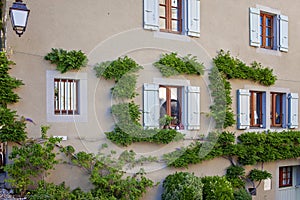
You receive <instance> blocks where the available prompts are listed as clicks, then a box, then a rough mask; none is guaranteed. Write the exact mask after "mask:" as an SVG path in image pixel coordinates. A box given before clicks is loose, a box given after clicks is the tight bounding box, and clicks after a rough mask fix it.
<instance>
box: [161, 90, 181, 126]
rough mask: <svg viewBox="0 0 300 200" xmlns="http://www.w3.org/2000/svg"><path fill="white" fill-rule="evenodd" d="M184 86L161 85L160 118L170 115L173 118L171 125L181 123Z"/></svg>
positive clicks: (179, 124)
mask: <svg viewBox="0 0 300 200" xmlns="http://www.w3.org/2000/svg"><path fill="white" fill-rule="evenodd" d="M181 91H182V87H174V86H173V87H172V86H160V87H159V101H160V118H162V117H164V116H165V115H169V116H171V117H172V118H173V120H172V122H171V126H182V125H181V105H182V95H181Z"/></svg>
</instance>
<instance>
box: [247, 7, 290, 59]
mask: <svg viewBox="0 0 300 200" xmlns="http://www.w3.org/2000/svg"><path fill="white" fill-rule="evenodd" d="M260 13H268V14H270V15H273V16H274V17H273V36H274V41H273V49H266V48H261V47H260V45H261V44H260ZM249 18H250V24H249V25H250V26H249V31H250V33H249V37H250V46H254V47H257V51H258V52H271V53H270V54H274V53H272V51H281V52H288V17H287V16H285V15H282V14H281V12H280V10H277V9H272V8H269V7H266V6H261V5H256V7H252V8H250V9H249Z"/></svg>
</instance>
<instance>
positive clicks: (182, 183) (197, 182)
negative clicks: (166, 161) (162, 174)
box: [162, 172, 203, 200]
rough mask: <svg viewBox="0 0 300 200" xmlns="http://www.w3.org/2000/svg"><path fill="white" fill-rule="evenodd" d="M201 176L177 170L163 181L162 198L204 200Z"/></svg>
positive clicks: (169, 199) (164, 199) (163, 199)
mask: <svg viewBox="0 0 300 200" xmlns="http://www.w3.org/2000/svg"><path fill="white" fill-rule="evenodd" d="M202 187H203V184H202V182H201V178H199V177H197V176H195V175H194V174H191V173H189V172H176V173H175V174H171V175H169V176H167V177H166V179H165V180H164V182H163V188H164V191H163V194H162V200H177V199H180V200H202V199H203V198H202Z"/></svg>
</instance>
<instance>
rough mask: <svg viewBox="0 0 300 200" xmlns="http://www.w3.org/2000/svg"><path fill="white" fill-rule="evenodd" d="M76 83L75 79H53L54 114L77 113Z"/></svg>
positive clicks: (77, 81)
mask: <svg viewBox="0 0 300 200" xmlns="http://www.w3.org/2000/svg"><path fill="white" fill-rule="evenodd" d="M78 85H79V80H75V79H54V113H55V114H56V115H74V114H79V109H78Z"/></svg>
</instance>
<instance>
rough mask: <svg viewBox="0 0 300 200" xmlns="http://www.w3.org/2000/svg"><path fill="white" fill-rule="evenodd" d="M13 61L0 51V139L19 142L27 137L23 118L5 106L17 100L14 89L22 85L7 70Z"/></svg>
mask: <svg viewBox="0 0 300 200" xmlns="http://www.w3.org/2000/svg"><path fill="white" fill-rule="evenodd" d="M13 64H14V63H13V62H12V61H10V60H8V58H7V57H6V54H5V53H4V52H0V141H1V142H9V141H11V142H19V141H24V140H25V139H26V138H27V134H26V132H25V128H26V124H25V118H22V117H21V119H19V118H20V117H19V116H18V115H17V114H16V111H14V110H11V109H9V108H7V105H9V104H13V103H16V102H18V101H19V99H20V97H19V96H18V94H16V93H15V92H14V89H16V88H18V87H20V86H21V85H23V83H22V81H21V80H17V79H16V78H13V77H11V76H10V74H9V73H8V71H9V70H10V69H11V68H10V65H13Z"/></svg>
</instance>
